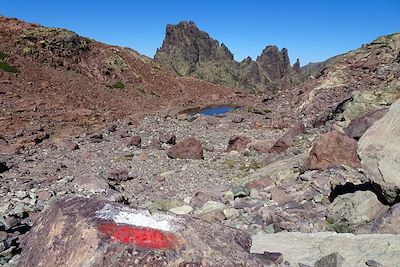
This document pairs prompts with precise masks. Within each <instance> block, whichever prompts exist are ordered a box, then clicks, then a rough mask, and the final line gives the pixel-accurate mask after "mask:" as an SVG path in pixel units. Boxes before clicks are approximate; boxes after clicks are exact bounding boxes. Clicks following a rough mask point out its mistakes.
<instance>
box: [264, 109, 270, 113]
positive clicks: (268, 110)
mask: <svg viewBox="0 0 400 267" xmlns="http://www.w3.org/2000/svg"><path fill="white" fill-rule="evenodd" d="M264 112H265V113H271V112H272V110H270V109H264Z"/></svg>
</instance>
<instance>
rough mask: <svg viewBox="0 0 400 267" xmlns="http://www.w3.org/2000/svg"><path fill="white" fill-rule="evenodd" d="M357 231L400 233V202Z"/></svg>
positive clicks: (364, 232) (359, 232) (363, 232)
mask: <svg viewBox="0 0 400 267" xmlns="http://www.w3.org/2000/svg"><path fill="white" fill-rule="evenodd" d="M355 233H357V234H366V233H382V234H396V235H398V234H400V204H399V203H397V204H395V205H393V206H392V207H390V209H389V210H388V211H387V212H386V213H385V214H383V215H382V216H380V217H379V218H376V219H375V220H373V221H372V222H370V223H368V224H366V225H364V226H361V227H359V228H358V229H356V231H355Z"/></svg>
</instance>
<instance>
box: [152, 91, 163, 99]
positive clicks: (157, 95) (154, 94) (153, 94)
mask: <svg viewBox="0 0 400 267" xmlns="http://www.w3.org/2000/svg"><path fill="white" fill-rule="evenodd" d="M150 95H152V96H155V97H158V98H160V97H161V96H160V95H159V94H157V93H156V92H154V91H150Z"/></svg>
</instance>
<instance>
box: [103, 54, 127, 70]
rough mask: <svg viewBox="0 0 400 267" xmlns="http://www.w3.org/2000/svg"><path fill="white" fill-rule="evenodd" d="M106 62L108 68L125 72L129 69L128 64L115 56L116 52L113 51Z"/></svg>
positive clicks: (118, 56)
mask: <svg viewBox="0 0 400 267" xmlns="http://www.w3.org/2000/svg"><path fill="white" fill-rule="evenodd" d="M106 62H107V64H108V66H109V67H111V68H116V69H121V70H126V69H129V64H128V63H126V62H125V60H124V59H123V58H122V57H121V56H120V55H118V54H117V51H114V54H112V55H110V56H109V57H108V58H107V59H106Z"/></svg>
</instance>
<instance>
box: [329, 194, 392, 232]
mask: <svg viewBox="0 0 400 267" xmlns="http://www.w3.org/2000/svg"><path fill="white" fill-rule="evenodd" d="M388 208H389V207H388V206H385V205H383V204H382V203H381V202H379V200H378V198H377V196H376V195H375V194H374V193H373V192H371V191H357V192H354V193H347V194H344V195H340V196H338V197H336V198H335V200H334V201H333V202H332V203H331V204H330V205H329V206H328V208H327V218H328V220H330V221H331V223H333V224H334V225H336V226H339V227H343V228H344V229H349V230H352V229H354V228H355V227H358V226H360V225H363V224H366V223H368V222H370V221H372V220H374V219H376V218H378V217H379V216H381V215H382V214H383V213H385V211H387V210H388Z"/></svg>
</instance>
